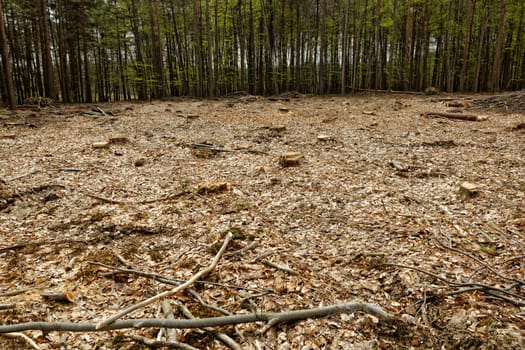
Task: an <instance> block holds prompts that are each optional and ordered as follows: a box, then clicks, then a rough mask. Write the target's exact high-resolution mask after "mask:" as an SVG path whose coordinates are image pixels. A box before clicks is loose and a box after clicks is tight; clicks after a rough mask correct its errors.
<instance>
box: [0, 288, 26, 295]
mask: <svg viewBox="0 0 525 350" xmlns="http://www.w3.org/2000/svg"><path fill="white" fill-rule="evenodd" d="M29 291H30V289H27V288H22V289H17V290H13V291H11V292H4V293H0V297H14V296H15V295H19V294H24V293H25V292H29Z"/></svg>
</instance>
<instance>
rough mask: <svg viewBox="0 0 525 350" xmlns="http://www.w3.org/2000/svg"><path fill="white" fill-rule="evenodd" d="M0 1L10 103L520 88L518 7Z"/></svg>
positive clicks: (0, 80)
mask: <svg viewBox="0 0 525 350" xmlns="http://www.w3.org/2000/svg"><path fill="white" fill-rule="evenodd" d="M1 1H2V5H3V6H1V7H0V10H2V9H3V11H0V12H3V13H0V15H1V16H2V18H3V24H4V26H3V28H2V29H4V30H5V34H6V35H5V38H6V40H5V41H6V42H5V41H4V40H2V39H1V38H0V40H2V42H3V43H4V44H6V45H7V46H8V50H7V51H5V52H6V53H5V54H3V55H2V57H1V58H0V59H1V60H2V63H3V65H2V67H9V69H8V68H4V69H3V70H2V71H1V73H0V95H1V98H2V100H3V101H6V102H7V101H9V90H10V87H9V84H8V81H9V79H5V78H6V75H12V78H13V81H14V84H13V85H12V86H13V89H14V90H15V91H14V95H15V96H16V98H17V99H18V102H19V103H20V102H22V101H23V100H24V99H26V98H28V97H31V96H46V97H51V98H54V99H55V98H56V99H59V100H60V101H63V102H92V101H118V100H123V99H142V100H145V99H151V98H164V97H168V96H181V95H193V96H220V95H224V94H227V93H229V92H233V91H239V90H245V91H248V92H250V93H252V94H263V95H270V94H277V93H280V92H284V91H290V90H297V91H300V92H303V93H345V92H353V91H358V90H360V89H380V90H406V91H422V90H424V89H425V88H426V87H428V86H435V87H437V88H438V89H440V90H443V91H449V92H455V91H462V92H481V91H492V92H494V91H500V90H519V89H523V88H525V40H522V39H523V38H525V34H524V32H525V2H524V1H522V0H502V1H488V0H438V1H435V0H406V1H401V0H302V1H301V0H287V1H276V0H222V1H219V0H193V1H190V0H163V1H160V0H37V1H32V0H1ZM0 23H2V22H1V21H0ZM2 52H4V50H3V51H2ZM11 70H12V71H11Z"/></svg>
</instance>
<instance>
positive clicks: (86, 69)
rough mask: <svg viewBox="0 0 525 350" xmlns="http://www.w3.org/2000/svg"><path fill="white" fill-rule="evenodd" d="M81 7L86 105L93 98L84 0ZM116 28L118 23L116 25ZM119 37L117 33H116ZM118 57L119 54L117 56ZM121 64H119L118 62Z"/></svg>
mask: <svg viewBox="0 0 525 350" xmlns="http://www.w3.org/2000/svg"><path fill="white" fill-rule="evenodd" d="M81 6H82V16H81V21H82V56H83V60H84V94H85V101H86V102H88V103H91V102H93V96H92V95H91V79H90V75H89V64H90V62H89V60H88V32H87V28H86V18H87V13H86V2H85V0H82V3H81ZM117 28H118V23H117ZM117 35H119V33H117ZM118 49H119V52H120V45H119V48H118ZM119 56H120V54H119ZM119 63H121V62H119Z"/></svg>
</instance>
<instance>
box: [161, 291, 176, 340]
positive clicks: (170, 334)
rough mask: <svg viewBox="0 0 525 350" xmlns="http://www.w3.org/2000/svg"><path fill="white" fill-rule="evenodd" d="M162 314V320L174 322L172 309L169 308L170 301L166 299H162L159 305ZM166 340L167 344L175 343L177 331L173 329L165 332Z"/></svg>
mask: <svg viewBox="0 0 525 350" xmlns="http://www.w3.org/2000/svg"><path fill="white" fill-rule="evenodd" d="M161 307H162V312H163V313H164V318H165V319H166V320H174V319H175V315H174V314H173V309H172V308H171V304H170V301H169V300H168V299H164V300H163V301H162V304H161ZM166 338H167V339H168V341H169V342H176V341H177V330H176V329H174V328H169V329H168V330H167V331H166Z"/></svg>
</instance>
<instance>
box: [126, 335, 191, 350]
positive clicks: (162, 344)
mask: <svg viewBox="0 0 525 350" xmlns="http://www.w3.org/2000/svg"><path fill="white" fill-rule="evenodd" d="M127 337H128V338H130V339H132V340H134V341H138V342H141V343H142V344H144V345H146V346H148V347H152V348H170V349H182V350H199V349H197V348H194V347H193V346H191V345H188V344H184V343H179V342H178V341H169V340H168V341H165V340H156V339H151V338H147V337H143V336H141V335H130V336H127Z"/></svg>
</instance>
